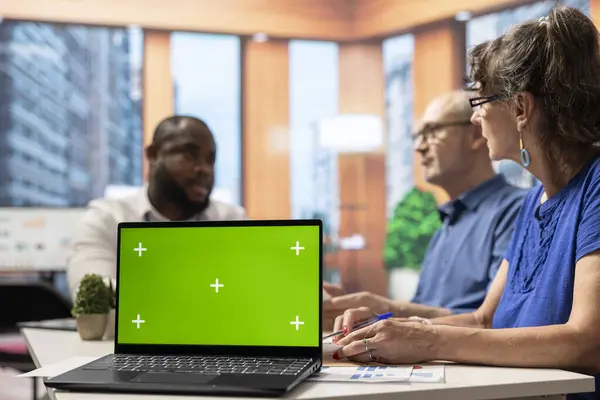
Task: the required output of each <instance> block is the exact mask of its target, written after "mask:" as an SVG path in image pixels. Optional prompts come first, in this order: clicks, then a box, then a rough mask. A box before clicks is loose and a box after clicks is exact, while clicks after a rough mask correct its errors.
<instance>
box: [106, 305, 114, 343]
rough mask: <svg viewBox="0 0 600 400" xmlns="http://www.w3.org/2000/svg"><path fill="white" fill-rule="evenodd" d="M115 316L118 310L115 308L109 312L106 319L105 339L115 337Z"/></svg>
mask: <svg viewBox="0 0 600 400" xmlns="http://www.w3.org/2000/svg"><path fill="white" fill-rule="evenodd" d="M115 318H116V312H115V309H114V308H111V310H110V311H109V312H108V317H107V321H106V330H105V331H104V338H103V339H104V340H113V339H114V338H115V323H116V321H115Z"/></svg>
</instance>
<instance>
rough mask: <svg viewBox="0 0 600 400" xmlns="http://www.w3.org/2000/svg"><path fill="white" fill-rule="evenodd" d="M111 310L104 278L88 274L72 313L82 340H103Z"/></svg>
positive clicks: (83, 281) (78, 292) (80, 286)
mask: <svg viewBox="0 0 600 400" xmlns="http://www.w3.org/2000/svg"><path fill="white" fill-rule="evenodd" d="M109 310H110V298H109V294H108V289H107V287H106V285H105V284H104V281H103V280H102V277H101V276H100V275H96V274H86V275H85V276H84V277H83V279H82V280H81V283H80V284H79V290H78V291H77V295H76V296H75V303H74V305H73V311H72V313H73V316H74V317H75V318H76V321H77V332H79V336H80V337H81V339H83V340H100V339H102V336H104V332H105V330H106V322H107V319H108V315H107V314H108V312H109Z"/></svg>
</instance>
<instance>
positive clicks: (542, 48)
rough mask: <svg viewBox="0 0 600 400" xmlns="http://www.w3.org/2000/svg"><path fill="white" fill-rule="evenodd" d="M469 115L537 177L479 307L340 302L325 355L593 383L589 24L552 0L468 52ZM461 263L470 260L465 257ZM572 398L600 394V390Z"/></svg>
mask: <svg viewBox="0 0 600 400" xmlns="http://www.w3.org/2000/svg"><path fill="white" fill-rule="evenodd" d="M470 66H471V80H472V82H473V90H475V91H476V92H477V93H476V94H475V95H474V97H472V98H471V99H470V102H471V106H472V107H473V109H474V113H473V117H472V122H473V123H475V124H480V125H481V126H482V131H483V136H484V137H485V139H486V140H487V144H488V148H489V154H490V157H491V158H492V159H493V160H504V159H509V160H515V161H518V162H520V163H522V165H523V166H524V167H525V168H527V169H528V170H529V171H530V172H531V173H532V174H533V175H535V176H536V177H537V178H538V179H539V180H540V181H541V183H542V185H540V186H538V187H536V188H534V189H533V190H532V191H531V192H530V193H529V195H528V197H527V199H526V200H525V203H524V205H523V208H522V209H521V212H520V215H519V217H518V219H517V222H516V226H515V232H514V234H513V238H512V241H511V244H510V246H509V248H508V251H507V253H506V255H505V259H504V261H503V262H502V265H501V266H500V269H499V271H498V274H497V276H496V278H495V280H494V281H493V283H492V285H491V287H490V289H489V292H488V295H487V297H486V299H485V301H484V303H483V305H482V306H481V307H480V308H479V309H478V310H477V311H475V312H473V313H471V314H463V315H455V316H449V317H442V318H437V319H433V320H425V319H422V318H418V319H417V321H418V322H417V321H410V320H406V319H389V320H386V321H382V322H380V323H378V324H376V325H372V326H369V327H366V328H363V329H360V330H356V331H352V326H353V325H354V324H356V323H358V322H360V321H363V320H366V319H368V318H370V317H372V315H373V313H372V312H371V310H369V309H368V308H359V309H352V310H348V311H346V312H345V313H344V315H342V316H340V317H338V318H337V319H336V322H335V329H336V330H343V331H345V332H347V333H346V334H345V335H343V336H341V337H337V338H336V339H335V340H336V341H337V343H338V344H339V345H342V346H343V347H342V348H341V349H340V350H339V351H338V353H336V354H335V356H334V357H335V358H338V359H343V358H349V359H352V360H358V361H363V362H367V361H374V360H376V361H378V362H383V363H414V362H423V361H429V360H440V359H442V360H449V361H456V362H463V363H476V364H487V365H497V366H516V367H549V368H561V369H569V370H574V371H581V372H587V373H591V374H596V387H597V388H598V389H599V390H600V379H598V378H599V377H600V375H598V373H599V372H600V148H599V147H598V142H599V141H600V43H599V34H598V31H597V29H596V27H595V26H594V24H593V23H592V21H591V20H590V19H589V18H587V17H586V16H585V15H583V14H582V13H580V12H579V11H577V10H575V9H571V8H566V7H557V8H555V9H553V10H552V12H551V13H550V15H549V16H547V17H544V18H542V19H540V20H538V21H533V22H528V23H524V24H522V25H518V26H516V27H514V28H513V29H512V30H511V31H510V32H509V33H507V34H506V35H505V36H502V37H500V38H498V39H496V40H494V41H491V42H487V43H483V44H480V45H478V46H477V47H475V48H474V49H473V50H472V52H471V54H470ZM465 268H469V266H468V265H465ZM573 398H587V399H600V393H598V394H597V395H594V394H585V395H579V396H574V397H573Z"/></svg>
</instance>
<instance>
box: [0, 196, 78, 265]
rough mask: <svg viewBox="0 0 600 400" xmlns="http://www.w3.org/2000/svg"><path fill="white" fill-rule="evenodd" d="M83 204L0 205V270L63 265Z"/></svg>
mask: <svg viewBox="0 0 600 400" xmlns="http://www.w3.org/2000/svg"><path fill="white" fill-rule="evenodd" d="M84 212H85V209H84V208H37V207H36V208H33V207H32V208H28V207H23V208H19V207H6V208H0V271H2V270H4V271H6V270H42V271H43V270H47V271H51V270H52V271H60V270H64V269H65V267H66V261H67V255H68V250H69V245H70V243H71V238H72V236H73V233H74V230H75V227H76V226H77V224H78V223H79V221H80V220H81V217H82V216H83V213H84Z"/></svg>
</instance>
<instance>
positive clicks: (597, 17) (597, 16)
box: [590, 0, 600, 27]
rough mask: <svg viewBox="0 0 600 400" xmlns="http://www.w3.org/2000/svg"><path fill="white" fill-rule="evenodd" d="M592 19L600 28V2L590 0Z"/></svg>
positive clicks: (598, 0)
mask: <svg viewBox="0 0 600 400" xmlns="http://www.w3.org/2000/svg"><path fill="white" fill-rule="evenodd" d="M590 17H592V20H593V21H594V24H596V26H597V27H600V0H590Z"/></svg>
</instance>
